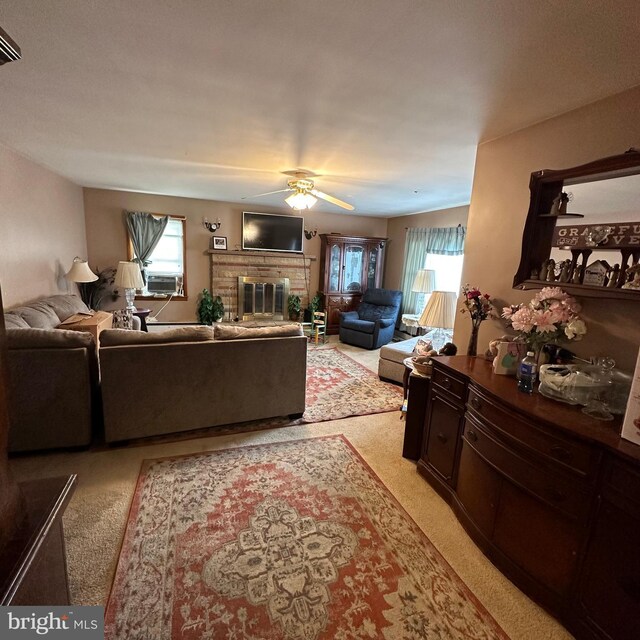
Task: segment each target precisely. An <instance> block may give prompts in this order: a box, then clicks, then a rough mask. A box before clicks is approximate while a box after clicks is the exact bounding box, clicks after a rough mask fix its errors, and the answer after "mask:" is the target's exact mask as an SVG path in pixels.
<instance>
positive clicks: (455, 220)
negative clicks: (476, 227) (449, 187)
mask: <svg viewBox="0 0 640 640" xmlns="http://www.w3.org/2000/svg"><path fill="white" fill-rule="evenodd" d="M468 215H469V207H468V206H464V207H453V208H452V209H440V210H439V211H428V212H426V213H416V214H415V215H411V216H398V217H397V218H389V219H388V222H387V236H388V237H389V245H388V247H387V258H386V267H385V272H384V286H385V287H386V288H387V289H400V288H401V287H400V285H401V279H402V266H403V264H404V242H405V236H406V231H407V228H409V227H456V226H458V225H459V224H461V225H463V226H464V225H466V224H467V216H468Z"/></svg>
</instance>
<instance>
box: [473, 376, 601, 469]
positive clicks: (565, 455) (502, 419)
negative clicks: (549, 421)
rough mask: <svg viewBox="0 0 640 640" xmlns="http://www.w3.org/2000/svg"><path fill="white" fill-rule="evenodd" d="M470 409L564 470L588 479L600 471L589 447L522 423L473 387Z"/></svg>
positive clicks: (514, 415)
mask: <svg viewBox="0 0 640 640" xmlns="http://www.w3.org/2000/svg"><path fill="white" fill-rule="evenodd" d="M467 406H468V408H469V409H470V411H471V413H472V414H476V415H477V416H480V417H481V418H482V419H483V420H485V421H487V422H488V423H489V424H490V425H491V426H492V427H494V428H495V429H497V430H498V431H503V432H505V433H507V434H508V435H510V436H511V437H513V438H515V439H516V440H518V441H519V442H521V443H523V444H524V445H526V446H527V447H529V448H531V449H533V450H534V451H536V452H538V453H541V454H542V455H544V456H546V457H548V458H550V459H551V460H553V461H554V463H559V465H560V466H561V467H565V468H568V469H570V470H571V471H575V472H578V473H579V474H581V475H583V476H586V475H589V474H590V472H592V471H593V470H594V469H595V468H596V464H597V457H598V455H597V453H596V452H595V450H594V449H593V448H592V447H590V446H589V445H588V444H583V443H581V442H578V441H576V440H570V439H568V438H564V437H563V436H561V435H556V434H551V433H548V432H546V431H542V430H541V429H539V428H537V427H534V426H533V425H531V424H530V423H528V422H525V421H524V420H521V419H520V418H519V417H518V416H517V414H513V413H511V412H507V411H505V410H504V409H502V408H501V407H499V406H497V405H496V404H495V403H494V402H493V401H492V400H489V399H488V398H486V397H485V396H483V395H482V394H480V393H479V392H478V391H477V389H475V388H474V387H473V386H470V388H469V401H468V403H467Z"/></svg>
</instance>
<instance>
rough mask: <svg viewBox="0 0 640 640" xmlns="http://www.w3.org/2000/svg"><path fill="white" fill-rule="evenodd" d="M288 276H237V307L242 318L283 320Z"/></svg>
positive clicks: (287, 295) (287, 292) (287, 293)
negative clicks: (240, 311)
mask: <svg viewBox="0 0 640 640" xmlns="http://www.w3.org/2000/svg"><path fill="white" fill-rule="evenodd" d="M288 297H289V278H250V277H247V276H240V277H239V278H238V309H241V310H242V320H255V319H259V318H260V319H265V318H268V319H270V320H284V319H285V315H286V304H287V298H288Z"/></svg>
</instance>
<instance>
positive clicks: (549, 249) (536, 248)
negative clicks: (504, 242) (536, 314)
mask: <svg viewBox="0 0 640 640" xmlns="http://www.w3.org/2000/svg"><path fill="white" fill-rule="evenodd" d="M529 188H530V191H531V202H530V205H529V213H528V215H527V221H526V224H525V229H524V233H523V237H522V253H521V256H520V265H519V267H518V271H517V273H516V275H515V277H514V280H513V286H514V288H519V289H541V288H542V287H546V286H560V287H562V288H563V289H564V290H565V291H568V292H570V293H573V294H576V295H581V296H583V297H602V298H624V299H638V300H640V151H639V150H637V149H630V150H629V151H628V152H626V153H623V154H621V155H617V156H611V157H608V158H602V159H601V160H596V161H595V162H591V163H589V164H586V165H581V166H579V167H572V168H570V169H562V170H549V169H544V170H542V171H536V172H534V173H532V174H531V180H530V183H529Z"/></svg>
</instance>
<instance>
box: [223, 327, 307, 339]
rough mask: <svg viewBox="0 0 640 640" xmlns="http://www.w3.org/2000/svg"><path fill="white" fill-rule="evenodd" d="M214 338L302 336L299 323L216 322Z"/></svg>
mask: <svg viewBox="0 0 640 640" xmlns="http://www.w3.org/2000/svg"><path fill="white" fill-rule="evenodd" d="M214 333H215V338H216V340H247V339H249V338H285V337H287V336H302V335H304V332H303V330H302V325H300V324H281V325H275V326H269V327H241V326H238V325H228V324H227V325H225V324H217V325H215V329H214Z"/></svg>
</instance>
